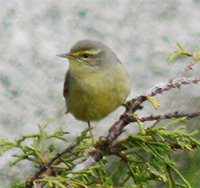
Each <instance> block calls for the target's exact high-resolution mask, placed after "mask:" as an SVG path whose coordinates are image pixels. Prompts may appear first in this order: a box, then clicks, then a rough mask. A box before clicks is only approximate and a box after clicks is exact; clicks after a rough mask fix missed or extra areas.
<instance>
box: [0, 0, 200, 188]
mask: <svg viewBox="0 0 200 188" xmlns="http://www.w3.org/2000/svg"><path fill="white" fill-rule="evenodd" d="M0 9H1V10H0V22H1V29H0V36H1V37H0V40H1V41H0V59H1V63H0V139H3V138H7V139H9V140H14V139H16V138H19V136H20V135H23V134H26V135H27V134H31V133H34V132H38V128H37V124H42V123H44V122H45V119H46V118H48V119H49V121H50V122H49V126H48V128H49V131H53V130H54V129H55V128H56V127H62V128H63V129H64V130H66V131H69V132H70V133H71V135H70V137H71V138H73V137H74V136H75V135H77V134H79V133H80V131H81V130H83V129H84V128H85V127H86V124H85V123H84V122H80V121H77V120H75V119H74V118H73V117H72V116H71V115H69V114H68V115H65V114H64V112H65V104H64V98H63V96H62V89H63V80H64V75H65V72H66V70H67V68H68V61H67V60H66V59H61V58H58V57H56V54H59V53H64V52H68V51H69V49H70V47H71V46H72V45H73V44H74V43H75V42H76V41H78V40H81V39H93V40H97V41H100V42H102V43H104V44H106V45H108V46H109V47H110V48H111V49H112V50H113V51H114V52H115V53H116V55H117V56H118V58H119V59H120V60H121V62H122V63H123V65H124V66H125V67H126V69H127V70H128V72H129V75H130V78H131V82H132V92H131V94H130V96H129V99H131V98H132V97H136V96H138V95H140V94H142V93H145V92H146V91H148V90H149V89H150V88H151V87H153V86H154V85H155V84H158V83H161V82H166V81H168V80H170V79H172V78H175V77H177V76H178V75H179V74H180V72H181V70H182V69H183V68H184V67H185V66H186V65H187V63H189V62H190V61H191V59H190V58H188V57H183V56H181V57H180V58H178V59H177V60H176V61H174V62H168V61H167V58H168V57H169V56H170V55H171V54H172V53H173V52H174V51H175V50H178V47H177V46H176V42H177V41H179V42H180V43H181V44H182V45H183V46H184V47H185V49H187V50H188V51H191V52H194V51H200V19H199V18H200V1H199V0H176V1H174V0H166V1H156V0H151V1H148V0H141V1H138V0H115V1H112V0H95V1H93V0H85V1H80V0H73V1H70V0H58V1H54V0H46V1H43V0H34V1H33V0H32V1H27V0H21V1H18V0H12V1H6V0H1V7H0ZM193 68H194V70H193V71H190V72H189V74H188V75H189V76H192V75H199V72H200V71H199V70H200V65H198V64H197V65H195V66H194V67H193ZM199 93H200V86H199V84H197V85H194V84H192V85H188V86H183V87H181V89H180V90H179V89H174V90H171V91H169V92H165V93H163V95H159V96H157V97H156V98H157V100H158V101H159V103H160V105H161V107H160V109H159V110H157V111H156V110H154V109H153V107H152V106H151V105H149V104H147V103H145V108H144V110H143V111H141V112H139V114H140V115H144V116H146V115H150V114H164V113H168V112H172V111H175V110H180V112H192V111H197V110H199V109H200V103H199V100H200V96H199ZM121 112H123V108H120V109H119V110H117V111H116V112H114V113H113V114H110V115H109V116H108V117H107V118H105V119H104V120H102V121H100V122H95V123H93V127H94V129H93V130H95V131H93V132H94V133H95V137H96V138H98V136H102V135H106V134H107V130H108V129H109V127H110V126H111V125H112V123H113V122H114V121H115V120H116V119H117V117H118V116H119V114H120V113H121ZM196 120H198V121H196ZM196 120H195V121H196V122H200V118H196ZM188 124H190V125H191V126H193V128H192V129H191V130H195V129H197V127H195V125H197V123H194V124H192V123H188ZM198 124H199V123H198ZM198 129H199V127H198ZM10 154H11V153H10V152H6V153H5V154H4V155H3V156H2V157H1V158H0V184H2V183H1V182H3V184H4V185H9V183H10V182H11V181H12V177H13V174H17V175H18V177H20V175H21V176H23V175H24V171H23V169H21V168H22V167H20V165H19V167H18V168H17V167H15V168H9V167H8V165H7V162H8V161H9V160H10V159H12V157H11V156H10ZM29 171H31V169H26V174H29ZM30 174H31V172H30ZM30 174H29V175H30ZM2 187H3V186H2ZM5 187H6V186H5Z"/></svg>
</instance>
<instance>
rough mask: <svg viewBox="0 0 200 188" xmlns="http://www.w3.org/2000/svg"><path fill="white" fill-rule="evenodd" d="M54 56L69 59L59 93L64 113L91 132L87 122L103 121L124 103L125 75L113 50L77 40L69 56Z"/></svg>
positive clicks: (96, 43) (125, 92)
mask: <svg viewBox="0 0 200 188" xmlns="http://www.w3.org/2000/svg"><path fill="white" fill-rule="evenodd" d="M57 56H59V57H63V58H67V59H68V60H69V69H68V71H67V73H66V77H65V82H64V91H63V95H64V97H65V101H66V107H67V112H70V113H71V114H72V115H73V116H74V117H75V118H76V119H79V120H82V121H85V122H87V123H88V126H89V129H90V131H91V127H90V122H91V121H97V120H100V119H102V118H104V117H105V116H107V115H108V114H110V113H111V112H113V111H114V110H115V109H116V108H118V107H119V106H120V105H122V104H123V103H124V101H125V100H126V97H127V95H128V94H129V92H130V82H129V77H128V74H127V72H126V70H125V69H124V67H123V65H122V64H121V62H120V61H119V59H118V58H117V57H116V55H115V54H114V53H113V51H112V50H111V49H110V48H109V47H107V46H106V45H104V44H102V43H100V42H97V41H92V40H81V41H78V42H77V43H75V44H74V45H73V46H72V47H71V49H70V52H69V53H66V54H59V55H57ZM67 112H66V113H67ZM91 136H92V135H91Z"/></svg>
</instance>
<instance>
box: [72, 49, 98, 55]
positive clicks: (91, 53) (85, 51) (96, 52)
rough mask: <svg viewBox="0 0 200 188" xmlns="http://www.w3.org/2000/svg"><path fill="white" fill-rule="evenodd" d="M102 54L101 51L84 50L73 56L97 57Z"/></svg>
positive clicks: (74, 53)
mask: <svg viewBox="0 0 200 188" xmlns="http://www.w3.org/2000/svg"><path fill="white" fill-rule="evenodd" d="M100 52H101V51H100V50H83V51H78V52H73V53H71V54H72V55H74V56H79V55H83V54H90V55H96V54H99V53H100Z"/></svg>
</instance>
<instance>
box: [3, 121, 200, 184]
mask: <svg viewBox="0 0 200 188" xmlns="http://www.w3.org/2000/svg"><path fill="white" fill-rule="evenodd" d="M184 120H185V118H177V119H175V120H171V121H169V123H168V124H166V125H164V126H161V127H156V126H157V124H160V123H161V122H162V121H161V120H158V121H157V122H156V123H154V124H153V125H152V126H150V127H149V128H147V129H145V128H143V127H142V130H141V131H140V132H139V133H138V134H137V135H130V136H129V137H128V138H126V139H123V140H120V141H119V142H118V143H120V144H121V145H122V146H123V150H122V151H121V152H120V153H119V154H120V155H121V157H120V156H119V157H118V158H115V161H114V165H113V167H112V168H113V169H112V171H111V172H110V170H109V169H107V166H109V164H108V163H106V161H107V159H109V156H107V157H106V156H104V157H103V159H101V160H100V161H99V162H97V163H96V164H95V165H93V166H90V167H88V168H86V169H84V170H81V171H73V170H72V167H73V164H74V163H76V162H75V161H77V160H82V159H83V158H85V157H87V156H88V155H89V153H92V152H93V150H94V151H95V149H94V148H93V149H91V151H87V150H88V149H89V148H91V147H92V144H91V140H90V139H89V138H88V136H87V132H88V130H85V131H83V132H82V133H81V135H80V136H78V137H77V143H76V145H75V147H74V148H73V149H72V150H70V152H67V153H65V154H64V155H62V156H61V157H58V159H57V160H56V161H55V162H54V163H53V164H52V165H51V166H50V167H49V172H47V171H44V173H43V175H42V176H40V178H38V179H35V180H34V181H33V187H39V185H40V186H41V185H42V186H43V187H59V188H64V187H114V186H115V187H130V185H132V186H131V187H151V186H153V185H156V184H157V183H160V182H161V183H163V185H166V186H168V187H190V185H189V183H188V182H187V180H186V179H185V178H184V177H183V176H182V175H181V173H180V172H179V171H178V170H177V169H176V165H175V163H174V161H173V160H172V159H171V157H172V156H173V154H174V153H175V152H176V150H178V149H181V150H182V151H185V152H188V153H189V151H191V150H192V149H194V148H198V147H199V146H200V143H199V142H198V141H196V140H195V139H194V138H193V137H194V135H195V134H196V133H197V131H195V132H192V133H187V132H186V128H185V126H183V125H182V126H179V127H177V128H174V130H171V129H172V127H175V125H176V124H177V123H180V122H182V121H184ZM47 125H48V123H45V124H44V125H39V126H38V128H39V133H38V134H32V135H28V136H22V138H20V139H18V140H15V141H14V142H9V141H8V140H5V139H4V140H1V141H0V153H1V154H3V153H4V152H5V151H7V150H10V149H12V148H16V147H17V148H19V149H20V150H21V152H18V153H17V154H15V155H13V157H14V158H15V160H14V161H13V162H12V163H11V165H16V163H18V162H20V161H23V160H28V161H30V162H31V163H33V164H34V166H35V168H36V169H35V171H38V170H39V169H41V168H42V166H43V165H45V163H47V162H48V161H49V160H50V159H51V158H53V157H54V156H55V155H56V152H55V150H54V148H55V139H60V140H62V141H63V142H64V143H65V144H66V145H67V144H68V142H67V139H66V134H67V133H66V132H64V131H62V130H61V129H56V130H55V131H54V133H53V134H48V133H47V132H46V131H45V128H46V126H47ZM155 125H156V126H155ZM140 126H142V125H141V124H140ZM140 128H141V127H140ZM169 129H170V130H169ZM26 140H29V142H27V143H29V144H27V143H26ZM30 140H31V141H32V142H30ZM30 143H31V144H30ZM116 144H117V143H116ZM87 152H88V153H87ZM108 161H109V160H108ZM119 172H120V173H119ZM175 174H176V176H178V179H177V178H176V179H174V175H175ZM115 177H117V180H116V179H115ZM20 185H21V187H24V185H25V182H20V183H19V182H18V183H17V182H14V184H13V186H11V187H17V186H18V187H20Z"/></svg>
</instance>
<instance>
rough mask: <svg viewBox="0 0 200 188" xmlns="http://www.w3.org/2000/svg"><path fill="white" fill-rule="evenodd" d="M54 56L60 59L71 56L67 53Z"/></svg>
mask: <svg viewBox="0 0 200 188" xmlns="http://www.w3.org/2000/svg"><path fill="white" fill-rule="evenodd" d="M56 56H58V57H62V58H68V57H70V56H71V55H70V54H69V53H66V54H58V55H56Z"/></svg>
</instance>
